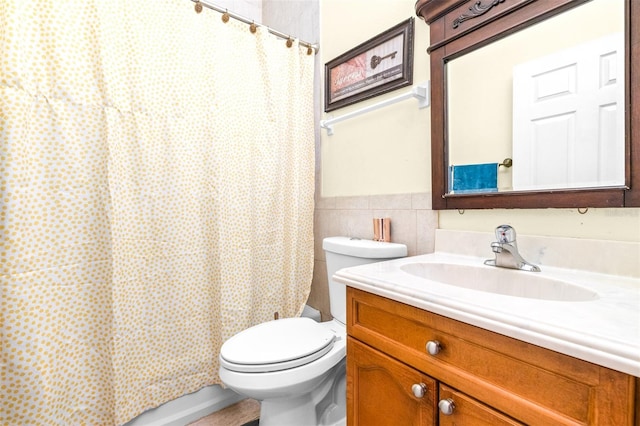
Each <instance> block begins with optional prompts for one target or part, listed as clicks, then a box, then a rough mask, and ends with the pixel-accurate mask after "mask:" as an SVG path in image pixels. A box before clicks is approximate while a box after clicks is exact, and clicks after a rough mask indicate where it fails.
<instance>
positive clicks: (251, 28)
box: [249, 22, 258, 34]
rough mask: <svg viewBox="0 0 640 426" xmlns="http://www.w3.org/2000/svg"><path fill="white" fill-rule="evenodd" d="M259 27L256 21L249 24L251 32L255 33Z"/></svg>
mask: <svg viewBox="0 0 640 426" xmlns="http://www.w3.org/2000/svg"><path fill="white" fill-rule="evenodd" d="M257 29H258V26H257V25H256V23H255V22H252V23H251V25H249V31H251V34H255V33H256V31H257Z"/></svg>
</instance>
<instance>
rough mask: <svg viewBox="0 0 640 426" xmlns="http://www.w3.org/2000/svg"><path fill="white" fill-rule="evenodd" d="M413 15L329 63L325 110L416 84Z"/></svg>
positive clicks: (327, 64)
mask: <svg viewBox="0 0 640 426" xmlns="http://www.w3.org/2000/svg"><path fill="white" fill-rule="evenodd" d="M413 27H414V23H413V18H409V19H407V20H406V21H403V22H401V23H399V24H398V25H396V26H394V27H393V28H389V29H388V30H386V31H385V32H383V33H381V34H378V35H377V36H375V37H373V38H372V39H370V40H368V41H366V42H364V43H362V44H360V45H359V46H356V47H354V48H353V49H351V50H349V51H348V52H346V53H343V54H342V55H340V56H338V57H337V58H335V59H332V60H331V61H329V62H327V63H326V64H325V69H324V71H325V73H324V75H325V83H324V84H325V87H324V89H325V90H324V110H325V111H332V110H334V109H337V108H342V107H344V106H346V105H351V104H353V103H356V102H360V101H361V100H363V99H369V98H372V97H374V96H378V95H381V94H383V93H386V92H389V91H391V90H395V89H398V88H400V87H404V86H410V85H411V84H413V34H414V29H413Z"/></svg>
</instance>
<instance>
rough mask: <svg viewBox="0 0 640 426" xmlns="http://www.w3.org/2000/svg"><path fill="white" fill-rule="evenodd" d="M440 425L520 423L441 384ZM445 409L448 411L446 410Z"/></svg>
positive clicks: (508, 425) (481, 425)
mask: <svg viewBox="0 0 640 426" xmlns="http://www.w3.org/2000/svg"><path fill="white" fill-rule="evenodd" d="M443 402H444V403H445V404H447V405H445V406H444V407H442V408H440V409H439V423H438V424H439V425H440V426H454V425H455V426H513V425H522V423H519V422H517V421H515V420H513V419H512V418H510V417H507V416H505V415H504V414H502V413H499V412H497V411H495V410H493V409H491V408H489V407H488V406H486V405H484V404H482V403H481V402H478V401H476V400H475V399H473V398H471V397H469V396H467V395H465V394H463V393H461V392H458V391H457V390H455V389H451V388H450V387H448V386H446V385H443V384H441V385H440V398H439V403H438V405H439V407H440V404H443ZM447 409H448V410H449V411H447Z"/></svg>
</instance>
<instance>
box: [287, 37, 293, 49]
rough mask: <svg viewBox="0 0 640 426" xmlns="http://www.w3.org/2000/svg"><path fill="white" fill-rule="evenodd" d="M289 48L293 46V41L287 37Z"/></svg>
mask: <svg viewBox="0 0 640 426" xmlns="http://www.w3.org/2000/svg"><path fill="white" fill-rule="evenodd" d="M291 46H293V39H292V38H291V36H289V38H288V39H287V47H291Z"/></svg>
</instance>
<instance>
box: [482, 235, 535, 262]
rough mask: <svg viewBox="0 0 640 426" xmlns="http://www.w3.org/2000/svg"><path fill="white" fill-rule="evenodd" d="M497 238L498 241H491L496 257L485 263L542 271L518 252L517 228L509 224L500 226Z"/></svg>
mask: <svg viewBox="0 0 640 426" xmlns="http://www.w3.org/2000/svg"><path fill="white" fill-rule="evenodd" d="M496 239H497V240H498V241H495V242H493V243H491V250H492V251H493V252H494V253H495V254H496V258H495V259H488V260H485V261H484V264H485V265H490V266H499V267H501V268H512V269H521V270H523V271H532V272H540V268H539V267H538V266H536V265H534V264H532V263H529V262H527V261H526V260H524V259H523V258H522V256H521V255H520V252H518V243H517V242H516V230H515V229H513V228H512V227H511V226H509V225H500V226H498V227H497V228H496Z"/></svg>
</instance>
